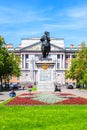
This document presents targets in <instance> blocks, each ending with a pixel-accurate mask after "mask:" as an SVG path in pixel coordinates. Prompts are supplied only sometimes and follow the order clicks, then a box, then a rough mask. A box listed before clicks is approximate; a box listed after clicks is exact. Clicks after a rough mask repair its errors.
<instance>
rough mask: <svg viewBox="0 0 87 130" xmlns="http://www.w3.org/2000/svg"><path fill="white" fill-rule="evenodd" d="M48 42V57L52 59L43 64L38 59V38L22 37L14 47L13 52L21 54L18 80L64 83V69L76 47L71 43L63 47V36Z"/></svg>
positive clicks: (39, 45) (39, 43)
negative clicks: (49, 45)
mask: <svg viewBox="0 0 87 130" xmlns="http://www.w3.org/2000/svg"><path fill="white" fill-rule="evenodd" d="M50 43H51V51H50V53H49V55H48V57H49V58H51V59H52V60H51V61H48V63H44V64H42V61H41V60H40V58H41V56H42V51H41V44H42V43H41V41H40V38H32V39H29V38H23V39H22V40H21V44H20V45H19V47H18V48H15V49H14V51H15V53H16V54H17V55H20V56H21V65H20V67H21V76H20V77H19V81H20V82H33V83H38V81H43V80H44V81H45V82H47V81H50V80H52V82H57V83H60V84H65V82H66V81H65V69H68V68H69V66H70V64H71V60H72V58H74V53H75V52H77V51H78V48H75V47H74V46H73V45H72V46H71V47H69V48H65V46H64V39H63V38H61V39H58V38H57V39H55V38H51V41H50ZM8 49H9V51H12V50H13V48H12V46H10V47H8ZM52 65H53V66H52ZM49 66H50V67H49ZM43 75H44V76H43ZM49 75H50V76H49ZM43 78H44V79H43Z"/></svg>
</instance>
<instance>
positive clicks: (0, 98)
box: [0, 89, 28, 103]
mask: <svg viewBox="0 0 87 130" xmlns="http://www.w3.org/2000/svg"><path fill="white" fill-rule="evenodd" d="M9 92H10V91H5V92H0V103H1V102H3V101H5V100H7V99H9V98H10V97H9ZM15 92H16V95H20V94H22V93H25V92H28V90H27V89H25V90H22V89H19V90H15Z"/></svg>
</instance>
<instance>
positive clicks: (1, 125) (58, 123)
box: [0, 104, 87, 130]
mask: <svg viewBox="0 0 87 130" xmlns="http://www.w3.org/2000/svg"><path fill="white" fill-rule="evenodd" d="M0 130H87V106H86V105H85V106H81V105H79V106H74V105H72V106H65V105H60V106H4V105H3V104H0Z"/></svg>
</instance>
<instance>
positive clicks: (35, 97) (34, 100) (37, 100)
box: [6, 92, 87, 105]
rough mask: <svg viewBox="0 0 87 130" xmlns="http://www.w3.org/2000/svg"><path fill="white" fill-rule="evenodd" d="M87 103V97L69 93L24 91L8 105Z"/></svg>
mask: <svg viewBox="0 0 87 130" xmlns="http://www.w3.org/2000/svg"><path fill="white" fill-rule="evenodd" d="M51 104H52V105H59V104H77V105H78V104H80V105H81V104H84V105H85V104H86V105H87V99H85V98H82V97H77V96H76V95H73V94H69V93H49V92H48V93H23V94H21V95H19V96H17V97H15V98H13V99H12V100H11V101H9V102H8V103H7V104H6V105H51Z"/></svg>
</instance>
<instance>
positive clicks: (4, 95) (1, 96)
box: [0, 87, 87, 103]
mask: <svg viewBox="0 0 87 130" xmlns="http://www.w3.org/2000/svg"><path fill="white" fill-rule="evenodd" d="M9 92H10V91H8V92H0V103H1V102H3V101H5V100H7V99H9V98H10V97H9ZM15 92H16V95H20V94H22V93H26V92H28V90H27V89H25V90H22V89H19V90H15ZM61 92H62V93H71V94H74V95H77V96H80V97H83V98H87V90H78V89H66V88H65V87H62V88H61Z"/></svg>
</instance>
